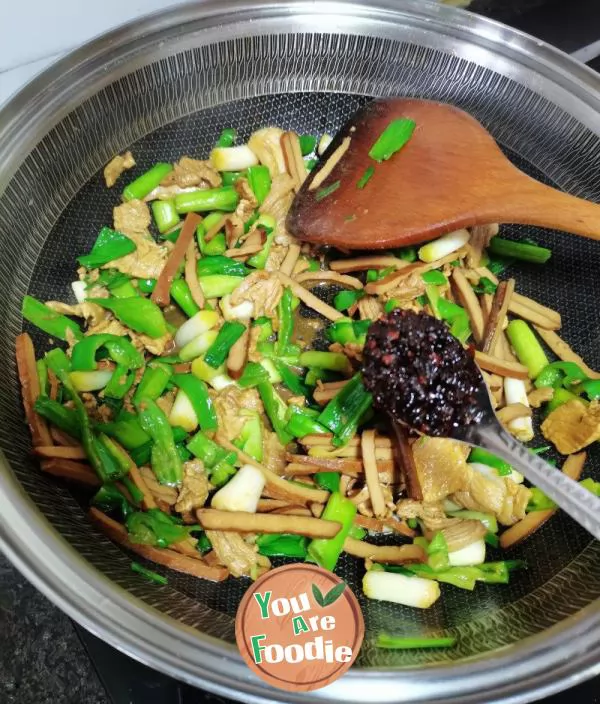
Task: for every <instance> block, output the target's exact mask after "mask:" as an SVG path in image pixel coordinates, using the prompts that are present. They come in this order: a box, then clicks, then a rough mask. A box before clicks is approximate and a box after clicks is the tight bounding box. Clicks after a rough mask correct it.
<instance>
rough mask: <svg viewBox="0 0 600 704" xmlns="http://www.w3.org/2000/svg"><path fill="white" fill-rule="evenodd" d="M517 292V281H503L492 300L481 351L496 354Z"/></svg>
mask: <svg viewBox="0 0 600 704" xmlns="http://www.w3.org/2000/svg"><path fill="white" fill-rule="evenodd" d="M514 291H515V280H514V279H509V280H508V281H501V282H500V283H499V284H498V288H497V289H496V294H495V295H494V298H493V300H492V306H491V309H490V313H489V316H488V319H487V322H486V325H485V334H484V338H483V342H482V345H481V349H482V350H483V351H484V352H486V353H489V354H494V352H495V350H496V345H497V342H498V339H499V337H500V335H501V334H502V331H503V329H504V322H505V321H506V314H507V312H508V307H509V305H510V301H511V299H512V295H513V293H514Z"/></svg>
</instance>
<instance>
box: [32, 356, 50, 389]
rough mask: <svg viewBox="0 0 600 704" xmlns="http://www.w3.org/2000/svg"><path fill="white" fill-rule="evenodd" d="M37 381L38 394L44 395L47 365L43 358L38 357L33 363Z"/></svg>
mask: <svg viewBox="0 0 600 704" xmlns="http://www.w3.org/2000/svg"><path fill="white" fill-rule="evenodd" d="M35 369H36V371H37V376H38V381H39V384H40V394H41V395H42V396H45V395H46V394H47V393H48V367H47V366H46V362H44V360H43V359H38V360H37V361H36V363H35Z"/></svg>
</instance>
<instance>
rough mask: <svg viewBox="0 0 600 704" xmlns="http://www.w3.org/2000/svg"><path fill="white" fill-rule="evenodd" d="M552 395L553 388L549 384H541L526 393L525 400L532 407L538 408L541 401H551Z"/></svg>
mask: <svg viewBox="0 0 600 704" xmlns="http://www.w3.org/2000/svg"><path fill="white" fill-rule="evenodd" d="M553 397H554V389H553V388H552V387H551V386H542V387H541V388H539V389H535V390H534V391H532V392H531V393H530V394H528V396H527V402H528V403H529V405H530V406H531V407H532V408H539V407H540V406H541V405H542V403H547V402H548V401H551V400H552V399H553Z"/></svg>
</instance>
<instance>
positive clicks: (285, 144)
mask: <svg viewBox="0 0 600 704" xmlns="http://www.w3.org/2000/svg"><path fill="white" fill-rule="evenodd" d="M280 141H281V150H282V151H283V157H284V159H285V167H286V169H287V172H288V174H289V175H290V176H291V177H292V178H293V180H294V189H295V190H296V191H298V190H300V186H302V184H303V183H304V179H305V178H306V176H307V174H308V172H307V170H306V164H305V163H304V159H303V158H302V150H301V149H300V140H299V139H298V135H297V134H296V133H295V132H284V133H283V134H282V135H281V139H280Z"/></svg>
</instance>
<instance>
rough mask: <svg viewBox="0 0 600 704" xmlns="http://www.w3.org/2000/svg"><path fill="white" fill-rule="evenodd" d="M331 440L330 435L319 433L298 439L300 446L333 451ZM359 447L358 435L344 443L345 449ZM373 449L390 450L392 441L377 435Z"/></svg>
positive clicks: (331, 436)
mask: <svg viewBox="0 0 600 704" xmlns="http://www.w3.org/2000/svg"><path fill="white" fill-rule="evenodd" d="M332 440H333V435H332V434H331V433H319V434H315V435H305V436H304V437H303V438H300V444H301V445H304V446H305V447H315V446H319V445H321V446H325V447H327V448H328V449H331V450H333V449H335V448H334V446H333V445H332V444H331V441H332ZM359 445H360V438H359V437H358V435H355V436H354V437H353V438H350V440H349V441H348V442H347V443H346V445H345V447H358V446H359ZM375 447H387V448H391V447H392V441H391V439H390V438H388V437H385V435H378V436H377V437H376V438H375Z"/></svg>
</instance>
